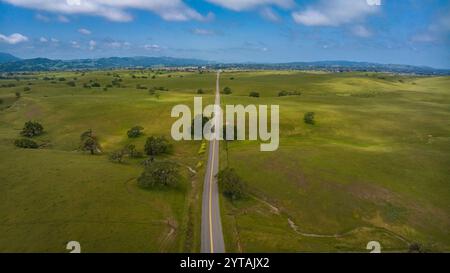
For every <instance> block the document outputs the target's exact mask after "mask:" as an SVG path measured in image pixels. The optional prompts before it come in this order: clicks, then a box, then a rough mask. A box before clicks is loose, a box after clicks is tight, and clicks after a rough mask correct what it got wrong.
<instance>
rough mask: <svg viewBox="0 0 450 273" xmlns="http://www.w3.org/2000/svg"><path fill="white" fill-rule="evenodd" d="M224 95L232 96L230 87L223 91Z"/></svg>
mask: <svg viewBox="0 0 450 273" xmlns="http://www.w3.org/2000/svg"><path fill="white" fill-rule="evenodd" d="M223 93H224V94H225V95H229V94H231V93H232V92H231V88H230V87H228V86H226V87H225V88H224V89H223Z"/></svg>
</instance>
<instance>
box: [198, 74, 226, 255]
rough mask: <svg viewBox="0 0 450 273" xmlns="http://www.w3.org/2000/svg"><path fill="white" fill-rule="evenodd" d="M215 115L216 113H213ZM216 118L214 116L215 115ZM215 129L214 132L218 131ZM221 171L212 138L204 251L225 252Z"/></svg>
mask: <svg viewBox="0 0 450 273" xmlns="http://www.w3.org/2000/svg"><path fill="white" fill-rule="evenodd" d="M219 79H220V71H219V72H217V80H216V99H215V105H217V106H220V86H219ZM213 116H214V115H213ZM213 118H214V117H213ZM218 132H219V130H215V132H214V133H216V134H217V133H218ZM218 171H219V141H218V140H215V139H214V140H211V141H210V143H209V156H208V165H207V168H206V173H205V182H204V186H203V200H202V234H201V252H202V253H224V252H225V244H224V241H223V233H222V222H221V220H220V207H219V189H218V185H217V177H216V175H217V173H218Z"/></svg>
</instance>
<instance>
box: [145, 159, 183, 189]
mask: <svg viewBox="0 0 450 273" xmlns="http://www.w3.org/2000/svg"><path fill="white" fill-rule="evenodd" d="M180 180H181V176H180V173H179V171H178V167H177V165H175V164H174V163H171V162H151V163H149V164H148V165H147V166H146V167H145V169H144V172H143V173H142V174H141V176H140V177H139V178H138V184H139V186H141V187H143V188H147V189H149V188H155V187H174V186H176V185H177V184H178V182H179V181H180Z"/></svg>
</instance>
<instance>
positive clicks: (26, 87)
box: [23, 86, 31, 92]
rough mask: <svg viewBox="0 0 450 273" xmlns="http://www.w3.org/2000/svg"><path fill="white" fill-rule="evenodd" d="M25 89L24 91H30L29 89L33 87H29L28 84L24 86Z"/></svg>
mask: <svg viewBox="0 0 450 273" xmlns="http://www.w3.org/2000/svg"><path fill="white" fill-rule="evenodd" d="M23 91H24V92H28V91H31V88H30V87H28V86H25V87H24V88H23Z"/></svg>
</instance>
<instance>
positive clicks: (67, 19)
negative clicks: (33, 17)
mask: <svg viewBox="0 0 450 273" xmlns="http://www.w3.org/2000/svg"><path fill="white" fill-rule="evenodd" d="M56 19H57V20H58V21H59V22H61V23H69V22H70V20H69V18H67V17H66V16H64V15H58V17H56Z"/></svg>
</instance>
